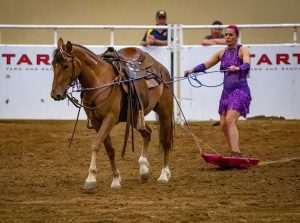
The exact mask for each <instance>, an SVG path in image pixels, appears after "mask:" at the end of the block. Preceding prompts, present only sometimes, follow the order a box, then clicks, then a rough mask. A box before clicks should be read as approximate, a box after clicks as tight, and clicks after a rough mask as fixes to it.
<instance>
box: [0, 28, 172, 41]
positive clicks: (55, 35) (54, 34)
mask: <svg viewBox="0 0 300 223" xmlns="http://www.w3.org/2000/svg"><path fill="white" fill-rule="evenodd" d="M172 26H173V25H168V26H149V25H139V26H138V25H136V26H125V25H19V24H0V44H1V29H50V30H53V43H54V45H55V44H56V43H57V40H58V37H57V36H58V35H57V32H58V30H62V29H104V30H110V45H111V46H114V45H115V30H118V29H127V30H130V29H168V33H171V31H172ZM168 46H171V36H170V35H168Z"/></svg>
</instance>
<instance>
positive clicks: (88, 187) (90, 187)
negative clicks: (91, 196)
mask: <svg viewBox="0 0 300 223" xmlns="http://www.w3.org/2000/svg"><path fill="white" fill-rule="evenodd" d="M96 184H97V183H96V181H91V182H85V185H84V187H83V189H84V190H85V191H90V190H93V189H95V188H96Z"/></svg>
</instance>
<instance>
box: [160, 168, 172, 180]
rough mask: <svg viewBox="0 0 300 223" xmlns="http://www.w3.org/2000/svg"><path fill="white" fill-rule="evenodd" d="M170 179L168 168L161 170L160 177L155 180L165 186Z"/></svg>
mask: <svg viewBox="0 0 300 223" xmlns="http://www.w3.org/2000/svg"><path fill="white" fill-rule="evenodd" d="M170 179H171V172H170V170H169V168H168V167H166V168H163V169H162V171H161V174H160V177H159V178H158V179H157V181H158V182H159V183H162V184H167V183H169V180H170Z"/></svg>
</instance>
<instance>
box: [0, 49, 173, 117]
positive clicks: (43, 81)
mask: <svg viewBox="0 0 300 223" xmlns="http://www.w3.org/2000/svg"><path fill="white" fill-rule="evenodd" d="M87 47H88V48H89V49H91V50H92V51H93V52H94V53H96V54H101V53H103V52H104V51H105V50H106V49H107V47H104V46H101V47H97V46H87ZM55 48H56V47H55V46H36V45H33V46H21V45H15V46H14V45H0V119H75V118H76V115H77V111H78V109H77V108H75V107H74V106H73V104H72V103H69V104H68V100H64V101H59V102H57V101H54V100H53V99H52V98H51V97H50V91H51V87H52V86H51V84H52V78H53V70H52V66H51V61H52V53H53V51H54V49H55ZM116 49H119V48H118V47H116ZM143 50H145V51H147V52H148V53H149V54H151V55H152V56H153V57H154V58H156V59H157V60H158V61H159V62H160V63H162V64H163V65H165V66H166V67H167V69H169V70H170V68H171V53H170V50H169V49H168V48H167V47H161V48H154V47H152V48H151V47H147V48H143ZM85 118H86V116H85V114H84V112H83V111H82V112H81V116H80V119H85ZM146 119H148V120H149V119H150V120H154V119H155V116H154V114H153V113H150V114H149V115H148V116H147V117H146Z"/></svg>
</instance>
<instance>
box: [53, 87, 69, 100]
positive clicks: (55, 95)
mask: <svg viewBox="0 0 300 223" xmlns="http://www.w3.org/2000/svg"><path fill="white" fill-rule="evenodd" d="M66 97H67V92H66V91H65V92H64V93H57V92H55V91H54V90H52V91H51V98H53V99H54V100H55V101H60V100H64V99H65V98H66Z"/></svg>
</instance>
